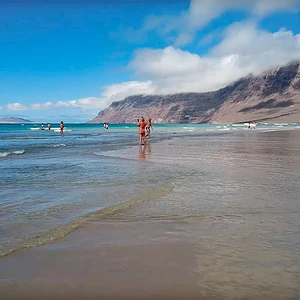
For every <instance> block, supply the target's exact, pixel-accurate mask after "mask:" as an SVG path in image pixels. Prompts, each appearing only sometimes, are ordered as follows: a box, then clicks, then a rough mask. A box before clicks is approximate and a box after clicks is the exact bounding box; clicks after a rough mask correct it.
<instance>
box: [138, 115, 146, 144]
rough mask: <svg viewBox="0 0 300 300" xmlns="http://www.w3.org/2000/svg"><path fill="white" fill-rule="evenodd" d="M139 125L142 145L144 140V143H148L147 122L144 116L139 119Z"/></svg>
mask: <svg viewBox="0 0 300 300" xmlns="http://www.w3.org/2000/svg"><path fill="white" fill-rule="evenodd" d="M137 126H138V127H139V137H140V140H139V144H140V145H142V142H144V145H146V143H147V140H146V137H145V134H146V129H145V127H146V122H145V119H144V117H142V118H141V120H139V119H138V120H137Z"/></svg>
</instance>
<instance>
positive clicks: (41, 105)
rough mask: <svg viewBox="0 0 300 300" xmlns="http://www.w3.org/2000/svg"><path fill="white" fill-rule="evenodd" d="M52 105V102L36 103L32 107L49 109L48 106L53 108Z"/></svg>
mask: <svg viewBox="0 0 300 300" xmlns="http://www.w3.org/2000/svg"><path fill="white" fill-rule="evenodd" d="M52 107H53V104H52V102H45V103H34V104H32V105H31V108H32V109H48V108H52Z"/></svg>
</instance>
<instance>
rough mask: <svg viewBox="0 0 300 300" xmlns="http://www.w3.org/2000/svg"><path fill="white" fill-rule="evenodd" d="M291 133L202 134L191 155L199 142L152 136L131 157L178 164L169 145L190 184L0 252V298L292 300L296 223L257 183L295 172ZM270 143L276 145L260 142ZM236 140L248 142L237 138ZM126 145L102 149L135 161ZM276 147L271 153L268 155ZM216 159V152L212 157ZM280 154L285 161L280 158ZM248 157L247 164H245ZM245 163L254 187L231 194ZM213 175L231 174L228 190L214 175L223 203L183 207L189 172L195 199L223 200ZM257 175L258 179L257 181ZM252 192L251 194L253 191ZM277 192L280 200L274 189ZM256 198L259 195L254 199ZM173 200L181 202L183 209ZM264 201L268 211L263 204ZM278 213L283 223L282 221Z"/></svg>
mask: <svg viewBox="0 0 300 300" xmlns="http://www.w3.org/2000/svg"><path fill="white" fill-rule="evenodd" d="M299 133H300V131H299V130H296V131H290V132H284V131H278V132H259V131H257V132H255V133H254V132H253V134H252V132H251V134H245V135H239V136H238V135H235V136H231V137H230V136H229V140H228V139H227V136H223V138H222V139H221V140H220V139H219V138H217V139H212V140H211V139H210V137H209V141H210V142H209V143H206V144H204V145H203V147H202V148H201V150H202V152H201V155H197V154H196V155H195V154H194V153H196V152H195V150H196V149H198V145H199V144H200V143H199V141H203V139H201V140H193V139H190V138H184V139H178V140H177V139H172V140H167V141H163V142H162V143H156V145H155V147H152V151H151V155H150V154H149V155H148V154H147V155H146V156H145V159H146V160H148V161H147V162H145V164H144V163H143V162H141V163H142V164H141V165H140V166H141V167H142V169H143V170H146V168H147V166H148V162H154V163H158V164H163V163H167V164H170V165H172V166H173V164H174V163H176V164H177V167H178V166H181V165H182V162H181V161H180V160H178V159H177V158H178V151H184V152H180V153H181V156H180V157H182V158H184V165H185V166H188V167H191V171H190V174H186V173H185V174H184V176H183V177H184V178H183V180H186V181H187V183H190V184H191V185H184V186H183V189H180V187H176V186H175V191H173V190H172V191H171V192H170V193H166V194H167V195H164V194H159V195H157V197H155V200H153V199H151V200H149V201H138V202H137V203H134V205H129V206H127V205H125V206H124V207H122V205H121V208H124V209H120V210H117V211H116V212H115V213H114V214H113V215H106V216H104V217H100V218H96V219H93V218H92V219H89V220H88V221H87V222H85V223H84V224H82V225H81V226H79V227H78V228H76V230H74V231H72V232H70V233H69V234H68V235H67V236H65V237H63V238H62V239H59V240H56V241H54V242H52V243H49V244H45V245H42V246H39V247H33V248H27V249H22V250H20V251H17V252H15V253H12V254H11V255H8V256H6V257H3V258H0V270H1V271H0V292H1V293H0V299H41V298H44V299H88V298H97V299H204V300H205V299H216V300H218V299H220V300H221V299H230V300H231V299H274V300H277V299H278V300H279V299H280V300H281V299H282V300H283V299H297V295H299V294H300V286H299V278H300V257H299V254H298V253H299V246H298V244H295V245H294V237H295V236H297V234H298V231H297V230H299V228H298V229H297V228H296V225H297V224H296V223H295V220H297V218H298V215H297V210H296V211H294V214H293V211H291V212H290V211H287V212H285V211H284V215H278V212H277V211H275V212H273V210H272V209H273V207H272V205H274V204H273V203H274V202H273V201H272V202H270V201H269V200H273V198H271V196H270V194H269V192H268V191H266V189H265V187H264V184H266V183H267V184H272V185H269V186H268V187H269V188H270V187H271V188H272V189H273V195H276V193H278V191H279V190H280V189H281V187H280V186H279V184H280V183H281V178H279V179H278V181H274V182H272V181H268V180H269V179H272V178H273V177H274V179H276V177H275V175H276V176H279V174H280V172H282V171H284V172H286V173H283V175H284V174H286V176H288V177H287V179H290V177H289V176H290V174H292V172H295V173H294V174H295V175H297V176H298V177H299V172H298V170H297V169H296V165H297V163H295V162H297V161H298V160H296V158H297V157H298V155H296V154H297V153H296V152H295V149H298V147H299V141H300V134H299ZM261 134H263V135H261ZM270 137H272V138H271V139H270ZM270 140H275V141H276V143H273V144H272V143H271V144H270V143H268V142H267V141H270ZM243 141H244V142H246V141H247V143H248V144H246V145H244V144H242V142H243ZM287 141H289V142H290V143H287ZM215 143H217V145H215ZM186 145H188V146H189V148H187V147H186ZM241 145H243V147H244V148H242V150H241V149H240V147H241ZM283 145H285V146H286V148H285V149H283V148H282V146H283ZM152 146H154V144H153V145H152ZM212 149H215V153H212ZM224 149H226V151H225V150H224ZM224 151H225V152H224ZM136 152H137V151H132V148H128V149H126V150H124V149H122V150H120V151H119V152H118V151H117V152H115V153H112V155H113V156H120V157H124V156H125V157H126V158H134V159H136V160H137V159H138V157H137V155H138V153H136ZM231 152H233V155H232V154H231ZM205 153H206V154H208V153H210V156H209V157H208V156H206V155H205ZM228 153H229V154H230V155H229V156H228V157H227V156H226V155H227V154H228ZM253 153H254V154H256V155H258V154H260V155H262V156H257V157H258V158H259V160H263V161H264V162H265V163H266V165H263V166H262V167H261V165H260V164H259V162H260V161H259V160H257V159H258V158H256V157H253V156H250V155H252V154H253ZM276 153H277V154H278V155H279V156H278V157H280V158H281V160H279V161H278V160H277V159H276V158H278V157H277V156H274V158H273V156H272V155H275V154H276ZM192 154H193V155H194V156H191V155H192ZM238 155H240V157H241V158H242V159H241V160H240V159H239V157H238ZM247 155H248V157H247ZM198 156H199V157H198ZM217 157H219V158H221V157H224V158H223V159H222V160H217ZM283 157H286V158H287V160H286V161H284V160H282V159H283ZM195 158H197V161H198V162H199V165H197V166H201V168H202V169H203V168H204V170H206V171H202V169H201V170H200V171H197V172H200V173H199V174H198V173H197V172H196V173H195V169H194V168H195ZM143 159H144V158H143ZM248 159H249V160H250V161H251V162H252V164H251V163H249V164H248ZM237 164H238V165H239V168H237ZM182 166H183V165H182ZM220 166H222V167H223V168H222V169H220ZM205 167H206V169H205ZM249 167H252V168H253V169H254V171H255V172H254V173H253V174H254V177H253V181H251V182H252V183H254V185H253V186H252V187H251V189H250V194H249V198H245V199H243V201H242V200H241V199H240V198H239V197H240V196H241V195H243V194H245V192H246V190H245V188H246V187H247V185H243V184H244V181H243V178H247V180H248V181H249V182H250V180H252V177H251V176H249V175H251V169H249ZM279 167H280V168H279ZM144 168H145V169H144ZM268 168H270V171H269V169H268ZM274 168H275V169H274ZM224 169H226V172H225V171H224ZM172 170H174V169H172ZM271 170H273V171H274V172H275V173H272V172H273V171H272V172H271ZM208 171H209V172H211V173H212V174H214V176H216V175H219V176H220V177H219V178H218V177H217V178H216V179H217V180H216V182H215V184H217V185H210V188H211V187H214V189H215V188H217V189H216V190H214V189H212V190H206V187H207V184H208V183H211V180H212V179H213V177H208V178H207V179H205V178H206V174H207V172H208ZM249 172H250V173H249ZM268 172H271V173H268ZM296 172H297V173H296ZM221 173H226V174H228V176H227V180H228V178H229V179H230V177H232V176H236V178H239V179H241V180H242V181H239V184H238V186H237V189H233V187H234V186H233V185H232V184H233V183H234V181H228V182H227V183H226V182H224V188H225V191H227V194H228V199H226V198H220V199H222V201H223V203H224V204H225V205H224V204H223V203H222V201H217V202H215V203H214V207H213V209H212V207H211V206H210V203H209V202H207V203H206V202H201V206H200V207H199V210H198V211H197V210H195V209H192V213H191V212H190V209H191V208H193V206H192V205H194V203H192V202H188V201H189V198H187V199H184V195H186V193H187V191H188V190H189V187H191V186H192V185H193V184H194V182H193V178H194V176H195V175H196V174H198V175H199V177H197V178H196V179H197V181H198V180H201V191H202V194H203V195H204V196H205V197H206V196H209V195H210V194H211V193H213V194H212V196H213V197H215V196H216V197H223V195H222V192H221V191H219V189H220V187H219V184H220V182H222V180H223V179H224V180H225V179H226V177H223V175H224V174H221ZM198 175H197V176H198ZM266 175H270V176H269V177H268V176H266ZM186 176H188V177H186ZM284 176H285V175H284ZM263 179H264V180H266V179H267V181H266V182H263V181H261V182H260V181H259V180H263ZM282 179H284V180H286V178H285V177H283V178H282ZM177 180H178V181H179V180H181V177H180V178H179V179H177ZM205 180H207V181H205ZM287 182H289V181H287ZM187 183H185V184H187ZM283 183H284V181H283ZM253 187H256V188H261V190H258V191H256V189H253ZM277 188H278V191H277ZM295 188H296V189H297V186H295V187H294V189H295ZM240 190H241V191H242V194H240ZM237 192H238V193H237ZM205 193H206V194H205ZM214 193H216V194H214ZM236 193H237V194H236ZM255 193H257V195H259V196H260V197H261V198H257V197H255ZM285 194H286V195H288V193H287V192H286V193H285ZM246 195H247V194H246ZM278 195H279V198H278V199H281V198H280V197H281V194H278ZM295 195H296V196H297V195H298V194H297V191H296V190H295V194H291V195H289V197H292V199H293V197H296V196H295ZM190 196H191V195H190ZM197 196H198V195H197ZM176 197H177V198H176ZM264 197H265V199H266V200H267V201H268V202H263V199H264ZM156 198H157V199H156ZM181 199H184V200H185V203H184V204H185V206H183V202H181ZM249 199H250V200H251V202H250V201H249ZM157 200H159V201H157ZM229 200H230V201H229ZM246 200H247V201H246ZM158 202H159V203H158ZM212 203H213V202H212ZM297 203H298V202H297ZM175 204H177V205H175ZM206 204H207V206H205V205H206ZM275 204H276V202H275ZM157 205H158V206H157ZM189 205H191V206H189ZM242 205H243V206H242ZM276 205H277V204H276ZM156 206H157V207H156ZM228 207H229V209H228ZM265 207H267V208H268V209H267V210H265V211H264V210H263V209H264V208H265ZM297 207H298V206H297ZM297 207H296V208H297ZM293 208H295V207H293ZM205 209H207V210H205ZM281 209H282V208H281ZM108 211H110V210H109V209H108ZM178 212H181V213H182V215H178ZM281 213H282V212H281ZM294 218H295V219H294ZM286 220H288V221H289V222H291V223H292V224H286V222H287V221H286ZM287 225H288V227H287ZM276 226H278V227H276ZM284 226H285V227H284ZM291 232H292V233H293V234H292V235H291V237H290V235H289V234H290V233H291ZM253 233H255V234H253ZM286 233H289V234H286ZM277 235H279V239H278V240H276V237H277ZM283 237H284V238H287V240H284V238H283ZM274 238H275V240H274Z"/></svg>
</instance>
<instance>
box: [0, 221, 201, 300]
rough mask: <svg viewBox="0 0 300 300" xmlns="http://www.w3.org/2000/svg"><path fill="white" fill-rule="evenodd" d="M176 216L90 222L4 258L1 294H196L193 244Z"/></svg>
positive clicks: (185, 296) (84, 296)
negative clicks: (182, 236)
mask: <svg viewBox="0 0 300 300" xmlns="http://www.w3.org/2000/svg"><path fill="white" fill-rule="evenodd" d="M172 228H173V224H172V222H160V221H159V222H134V223H128V222H119V223H118V222H115V221H114V222H97V223H89V224H86V225H85V226H84V227H82V228H80V229H78V230H76V231H75V232H73V233H72V234H70V235H69V236H67V237H65V238H64V239H63V240H60V241H58V242H55V243H53V244H48V245H44V246H41V247H37V248H31V249H25V250H22V251H20V252H18V253H15V254H13V255H10V256H7V257H4V258H2V259H0V270H1V272H0V291H1V293H0V298H1V299H41V298H43V299H89V298H97V299H161V298H164V299H192V298H194V297H196V296H197V295H199V289H198V286H197V276H196V273H195V266H196V260H195V257H194V255H193V251H194V249H193V245H192V244H189V243H187V242H186V241H180V240H178V239H177V238H174V237H172Z"/></svg>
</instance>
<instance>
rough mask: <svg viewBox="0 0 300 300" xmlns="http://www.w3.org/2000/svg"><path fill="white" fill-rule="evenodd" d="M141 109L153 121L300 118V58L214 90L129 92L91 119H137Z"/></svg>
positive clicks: (116, 120)
mask: <svg viewBox="0 0 300 300" xmlns="http://www.w3.org/2000/svg"><path fill="white" fill-rule="evenodd" d="M142 115H143V116H145V117H150V118H152V121H153V122H154V123H239V122H247V121H249V120H255V121H258V122H262V121H264V122H270V121H276V122H299V121H300V62H299V61H293V62H291V63H289V64H287V65H284V66H281V67H278V68H276V69H272V70H269V71H266V72H264V73H262V74H261V75H258V76H253V75H248V76H246V77H243V78H241V79H239V80H237V81H235V82H233V83H232V84H230V85H228V86H226V87H224V88H221V89H219V90H217V91H212V92H205V93H177V94H169V95H133V96H129V97H126V98H125V99H124V100H120V101H115V102H113V103H112V104H111V105H110V106H109V107H107V108H106V109H104V110H102V111H100V112H99V113H98V115H97V117H96V118H94V119H93V120H91V121H89V122H87V123H103V122H108V123H133V122H135V121H136V119H137V118H139V117H141V116H142Z"/></svg>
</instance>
